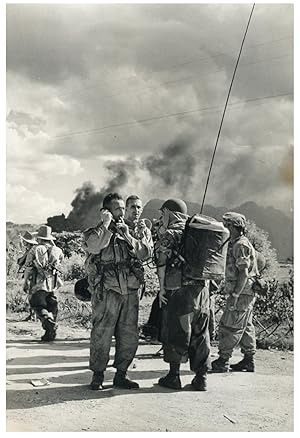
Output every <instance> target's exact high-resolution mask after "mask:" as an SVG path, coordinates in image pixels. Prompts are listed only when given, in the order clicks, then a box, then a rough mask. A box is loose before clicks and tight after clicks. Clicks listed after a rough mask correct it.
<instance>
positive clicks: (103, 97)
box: [76, 53, 293, 101]
mask: <svg viewBox="0 0 300 438" xmlns="http://www.w3.org/2000/svg"><path fill="white" fill-rule="evenodd" d="M292 55H293V54H292V53H287V54H284V55H280V56H273V57H271V58H263V59H259V60H257V61H252V62H243V63H241V64H240V68H241V67H247V66H249V65H256V64H260V63H264V62H269V61H273V60H278V59H282V58H287V57H290V56H292ZM223 72H226V68H221V69H218V70H213V71H209V72H206V73H201V74H198V75H195V74H194V75H191V76H186V77H184V78H179V79H172V80H169V81H166V82H160V83H159V84H158V85H155V86H150V87H145V88H142V89H141V90H136V89H132V90H125V91H124V90H122V91H117V92H116V93H113V94H106V95H103V96H101V95H100V97H99V98H101V101H102V100H106V99H111V98H112V97H117V96H121V95H127V94H132V93H134V94H136V93H138V97H140V96H141V95H143V94H146V93H147V92H149V91H156V90H160V87H162V86H164V85H171V86H172V85H173V84H179V85H180V83H182V82H186V81H189V80H191V79H194V78H199V77H201V78H202V77H205V76H210V75H214V74H216V73H223ZM93 88H94V87H93ZM79 95H80V93H79V94H77V95H76V98H77V97H78V96H79ZM85 97H87V98H90V96H89V95H85Z"/></svg>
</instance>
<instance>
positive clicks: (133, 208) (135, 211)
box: [125, 199, 143, 221]
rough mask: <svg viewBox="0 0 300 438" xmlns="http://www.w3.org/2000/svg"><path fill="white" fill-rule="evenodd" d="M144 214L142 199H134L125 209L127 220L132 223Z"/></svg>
mask: <svg viewBox="0 0 300 438" xmlns="http://www.w3.org/2000/svg"><path fill="white" fill-rule="evenodd" d="M142 212H143V204H142V201H141V200H140V199H134V200H132V201H129V204H128V206H127V207H126V209H125V215H126V218H127V219H129V220H131V221H136V220H138V219H139V218H140V216H141V214H142Z"/></svg>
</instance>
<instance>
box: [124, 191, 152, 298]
mask: <svg viewBox="0 0 300 438" xmlns="http://www.w3.org/2000/svg"><path fill="white" fill-rule="evenodd" d="M142 212H143V203H142V200H141V199H140V198H139V197H138V196H137V195H130V196H128V198H127V199H126V203H125V220H124V221H125V224H126V225H128V227H129V231H130V234H131V236H133V237H135V238H136V239H141V238H143V237H145V238H146V239H147V241H148V244H149V248H151V250H152V248H153V241H152V234H151V221H149V219H146V218H145V219H140V217H141V214H142ZM151 253H152V252H151ZM150 256H151V254H149V257H150ZM132 268H133V269H134V272H135V275H136V277H137V278H139V281H140V282H141V288H140V290H141V298H142V297H143V294H144V292H145V287H146V284H145V279H144V268H143V262H142V261H141V260H138V259H136V260H135V263H133V266H132Z"/></svg>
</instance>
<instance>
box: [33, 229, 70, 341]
mask: <svg viewBox="0 0 300 438" xmlns="http://www.w3.org/2000/svg"><path fill="white" fill-rule="evenodd" d="M51 233H52V229H51V227H48V226H46V225H42V226H41V227H40V229H39V231H38V234H37V236H36V239H37V241H38V245H37V246H36V247H35V252H34V259H33V263H34V266H35V268H36V271H37V273H36V284H35V286H34V287H33V290H32V295H31V298H30V304H31V307H32V308H33V309H34V310H35V312H36V315H37V317H38V318H39V320H40V321H41V323H42V327H43V329H44V330H45V333H44V335H43V336H42V338H41V339H42V341H44V342H50V341H53V340H54V339H55V338H56V330H57V324H56V318H57V312H58V306H57V297H56V296H55V291H56V290H57V289H58V287H60V286H61V285H62V281H61V279H60V278H59V272H58V266H59V265H60V264H61V262H62V260H63V252H62V250H61V249H60V248H58V247H57V246H56V245H55V243H54V240H56V239H55V237H54V236H53V235H52V234H51Z"/></svg>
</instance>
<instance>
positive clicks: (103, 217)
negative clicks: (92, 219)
mask: <svg viewBox="0 0 300 438" xmlns="http://www.w3.org/2000/svg"><path fill="white" fill-rule="evenodd" d="M112 219H113V216H112V214H111V212H110V211H109V210H106V209H102V210H101V211H100V221H102V222H103V226H104V227H105V228H108V227H109V225H110V223H111V221H112Z"/></svg>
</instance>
